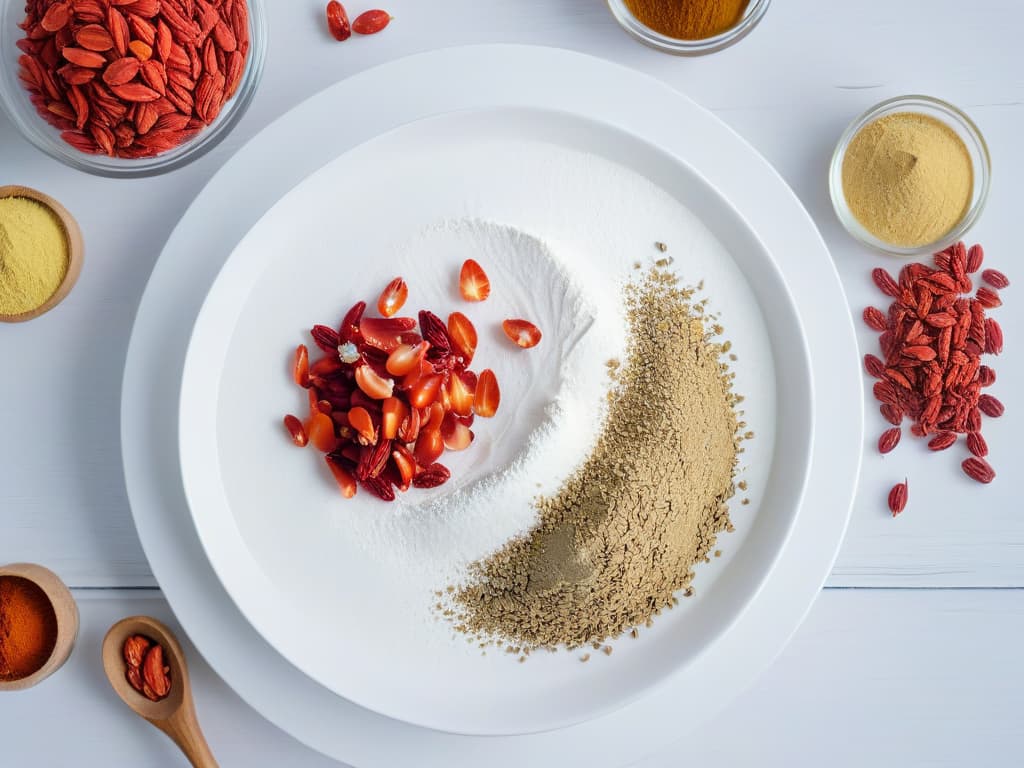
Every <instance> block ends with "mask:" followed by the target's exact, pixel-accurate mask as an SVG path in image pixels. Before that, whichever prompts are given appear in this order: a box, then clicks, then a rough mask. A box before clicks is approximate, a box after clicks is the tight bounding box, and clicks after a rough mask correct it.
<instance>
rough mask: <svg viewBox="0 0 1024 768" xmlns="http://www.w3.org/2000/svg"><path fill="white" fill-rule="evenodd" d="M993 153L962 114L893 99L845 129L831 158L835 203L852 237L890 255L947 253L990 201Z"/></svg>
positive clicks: (929, 101)
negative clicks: (990, 156)
mask: <svg viewBox="0 0 1024 768" xmlns="http://www.w3.org/2000/svg"><path fill="white" fill-rule="evenodd" d="M989 175H990V162H989V155H988V148H987V146H986V145H985V140H984V139H983V138H982V136H981V132H980V131H979V130H978V128H977V126H975V124H974V123H973V122H972V121H971V119H970V118H968V117H967V115H965V114H964V113H963V112H961V111H960V110H958V109H956V107H953V106H952V105H950V104H947V103H945V102H943V101H940V100H938V99H933V98H930V97H927V96H904V97H900V98H897V99H890V100H889V101H885V102H882V103H881V104H879V105H877V106H876V107H873V108H872V109H870V110H868V112H866V113H865V114H864V115H862V116H861V117H859V118H858V119H857V120H855V121H854V122H853V123H851V125H850V126H849V127H848V128H847V129H846V132H845V133H844V134H843V137H842V139H840V142H839V146H838V147H837V148H836V151H835V154H834V156H833V158H832V166H831V169H830V178H829V186H830V190H831V193H832V202H833V205H834V207H835V210H836V214H837V215H838V216H839V219H840V221H842V222H843V224H844V226H846V228H847V230H848V231H849V232H850V233H851V234H852V235H853V236H854V237H856V238H857V239H858V240H860V241H862V242H864V243H865V244H867V245H870V246H872V247H874V248H877V249H879V250H882V251H886V252H888V253H893V254H897V255H902V256H913V255H917V254H921V253H932V252H936V251H939V250H942V249H943V248H944V247H946V246H947V245H949V244H950V243H953V242H955V241H957V240H959V239H961V237H962V236H963V235H964V233H965V232H966V231H967V230H968V229H969V228H970V226H971V225H972V224H973V223H974V222H975V220H976V219H977V217H978V216H979V215H980V213H981V210H982V209H983V208H984V205H985V200H986V198H987V196H988V187H989Z"/></svg>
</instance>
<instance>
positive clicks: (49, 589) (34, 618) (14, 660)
mask: <svg viewBox="0 0 1024 768" xmlns="http://www.w3.org/2000/svg"><path fill="white" fill-rule="evenodd" d="M77 637H78V606H77V605H75V601H74V598H73V597H72V596H71V592H70V590H68V588H67V587H66V586H65V585H64V582H62V581H61V580H60V578H59V577H58V576H57V574H55V573H54V572H53V571H51V570H49V569H48V568H44V567H43V566H41V565H34V564H31V563H15V564H13V565H7V566H2V567H0V691H17V690H23V689H25V688H31V687H32V686H34V685H36V684H37V683H40V682H42V681H43V680H45V679H46V678H47V677H49V676H50V675H52V674H53V673H54V672H56V671H57V670H58V669H60V667H61V666H62V665H63V664H64V662H65V661H67V660H68V657H69V656H70V655H71V650H72V648H73V647H74V644H75V639H76V638H77Z"/></svg>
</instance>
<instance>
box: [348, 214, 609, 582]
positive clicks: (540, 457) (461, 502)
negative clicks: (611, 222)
mask: <svg viewBox="0 0 1024 768" xmlns="http://www.w3.org/2000/svg"><path fill="white" fill-rule="evenodd" d="M469 257H472V258H475V259H477V261H479V262H480V263H481V264H482V265H483V266H484V268H485V269H486V270H487V272H488V276H489V277H490V279H491V285H492V293H491V298H490V299H488V300H487V301H486V302H483V303H481V304H478V305H467V303H466V302H461V301H455V302H454V303H453V305H452V306H451V307H441V308H436V307H430V308H431V309H432V310H434V311H436V312H437V313H438V314H440V315H442V317H444V316H446V313H447V312H448V311H451V310H454V309H458V310H459V311H462V312H465V313H466V314H467V315H469V316H470V318H471V319H472V320H473V322H474V323H475V324H476V326H477V330H478V332H479V335H480V344H479V347H478V352H477V356H476V358H475V359H474V361H473V365H472V368H473V369H474V370H476V371H479V370H482V369H483V368H485V367H486V368H492V369H493V370H494V371H495V373H496V374H497V376H498V380H499V383H500V385H501V390H502V402H501V407H500V408H499V411H498V414H497V416H496V417H495V418H493V419H477V420H476V423H475V424H474V427H473V429H474V432H475V433H476V439H475V441H474V443H473V444H472V445H471V446H470V448H469V449H467V450H466V451H463V452H460V453H452V452H446V453H445V454H444V456H443V457H442V458H441V461H442V462H444V463H445V464H446V465H447V466H448V467H449V468H450V469H451V470H452V479H451V480H450V481H449V482H448V483H446V484H445V485H443V486H441V487H439V488H436V489H433V490H431V491H426V492H425V491H412V492H410V493H407V494H400V495H399V498H398V500H397V501H396V502H395V503H394V504H392V505H388V507H387V508H386V509H381V508H380V505H368V508H364V509H359V510H353V514H351V515H346V516H345V520H346V522H345V525H346V527H347V528H350V531H351V534H352V536H353V537H354V539H355V540H356V541H358V542H359V543H360V545H361V546H362V547H363V548H365V550H366V551H367V553H368V554H370V555H371V556H372V557H373V558H374V559H375V560H377V561H379V562H382V563H383V564H384V565H385V566H386V567H387V568H388V569H389V570H390V571H391V573H392V575H393V576H395V577H396V578H398V579H400V580H407V579H408V580H411V581H414V582H415V583H416V584H417V585H419V586H420V587H425V588H429V589H441V588H443V587H445V586H447V585H449V584H456V583H460V582H461V581H462V579H463V578H464V576H465V574H466V568H467V566H468V565H469V564H470V563H472V562H474V561H476V560H479V559H480V558H483V557H486V556H487V555H489V554H491V553H492V552H494V551H496V550H497V549H499V548H500V547H502V546H503V545H504V544H505V543H506V542H507V541H508V540H509V539H511V538H513V537H516V536H520V535H523V534H525V533H527V532H528V531H529V530H530V528H531V527H532V526H533V525H534V523H535V522H536V519H537V513H536V510H535V509H534V505H533V499H534V498H535V497H536V496H537V495H538V494H540V493H551V492H554V491H555V490H557V488H558V487H559V486H560V485H561V483H562V481H563V480H564V479H565V478H566V477H567V476H568V475H569V474H571V472H572V471H573V469H574V468H575V467H576V466H577V465H579V464H580V463H581V462H582V461H583V460H584V459H585V458H586V456H587V454H588V453H589V451H590V449H591V447H592V446H593V444H594V442H595V440H596V438H597V436H598V432H599V428H600V425H601V420H602V417H603V413H604V407H605V393H606V391H607V384H608V377H607V369H606V363H607V361H608V360H609V359H610V358H613V357H618V356H619V354H620V353H621V351H622V349H623V346H624V344H625V336H624V330H623V329H624V322H623V318H622V308H621V302H620V300H619V297H618V294H617V292H616V291H615V288H614V287H609V286H607V285H605V286H603V287H601V286H598V285H589V284H587V274H588V273H587V270H586V269H583V268H581V265H580V263H579V262H578V261H576V260H575V259H574V258H573V257H574V254H572V253H567V252H566V251H565V250H564V249H562V251H561V252H560V249H559V247H558V245H557V244H554V243H548V242H544V241H541V240H540V239H538V238H535V237H532V236H531V235H529V234H527V233H524V232H522V231H520V230H518V229H514V228H511V227H506V226H502V225H499V224H494V223H490V222H484V221H478V220H462V221H454V222H446V223H444V224H442V225H439V226H437V227H434V228H432V229H430V230H428V231H427V232H424V233H421V234H420V235H419V236H417V237H416V238H414V239H413V240H412V241H410V242H409V243H408V244H407V245H406V247H404V248H403V249H402V250H401V252H400V254H399V256H398V258H397V263H396V264H395V272H396V274H402V275H403V276H405V278H406V280H407V281H408V282H409V284H410V285H412V286H416V285H420V284H424V283H425V289H426V294H427V295H447V291H445V289H444V288H443V287H442V286H443V285H444V281H447V280H450V278H451V273H452V269H453V268H454V267H453V266H452V265H456V266H457V265H461V263H462V261H463V260H464V259H465V258H469ZM573 262H575V264H574V267H573V268H572V274H573V275H574V277H573V278H570V276H569V274H570V267H569V264H570V263H573ZM424 265H426V268H425V266H424ZM432 280H433V281H437V282H438V283H439V285H437V286H435V285H431V284H430V281H432ZM420 281H423V283H421V282H420ZM538 288H539V289H540V290H538ZM453 298H455V297H453ZM456 305H457V306H456ZM409 306H415V299H414V297H413V296H410V304H409ZM417 308H418V307H417ZM520 316H522V317H526V318H527V319H530V320H531V321H533V322H535V323H536V324H537V325H538V326H539V327H540V328H541V330H542V332H543V333H544V338H543V340H542V341H541V343H540V344H539V345H538V346H537V347H535V348H533V349H530V350H522V349H519V348H517V347H515V346H514V345H512V344H511V342H509V341H508V339H506V338H504V336H503V334H502V333H501V331H500V322H501V320H502V319H505V318H506V317H520Z"/></svg>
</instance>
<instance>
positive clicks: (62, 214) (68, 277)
mask: <svg viewBox="0 0 1024 768" xmlns="http://www.w3.org/2000/svg"><path fill="white" fill-rule="evenodd" d="M8 197H24V198H28V199H29V200H35V201H36V202H37V203H41V204H42V205H45V206H46V207H47V208H49V209H50V210H51V211H53V213H54V214H55V215H56V216H57V219H58V221H60V223H61V227H62V229H63V230H64V239H65V241H66V242H67V245H68V270H67V272H66V273H65V274H64V279H63V280H62V281H61V283H60V285H58V286H57V290H55V291H54V292H53V295H52V296H50V298H48V299H47V300H46V301H44V302H43V303H42V304H40V305H39V306H38V307H36V308H35V309H30V310H28V311H27V312H21V313H19V314H16V315H4V314H0V323H23V322H25V321H26V320H32V319H34V318H37V317H39V316H40V315H42V314H45V313H47V312H49V311H50V310H51V309H53V308H54V307H56V306H57V305H58V304H60V303H61V302H62V301H64V299H65V298H67V295H68V294H69V293H71V289H72V288H74V287H75V283H77V282H78V276H79V274H81V272H82V262H83V260H84V259H85V244H84V241H83V240H82V230H81V229H80V228H79V226H78V222H77V221H76V220H75V217H74V216H72V215H71V213H70V212H69V211H68V210H67V208H65V207H64V206H63V205H61V204H60V203H59V202H57V201H56V200H55V199H53V198H52V197H50V196H49V195H47V194H45V193H43V192H40V191H39V190H37V189H32V188H31V187H23V186H20V185H18V184H9V185H7V186H0V199H5V198H8Z"/></svg>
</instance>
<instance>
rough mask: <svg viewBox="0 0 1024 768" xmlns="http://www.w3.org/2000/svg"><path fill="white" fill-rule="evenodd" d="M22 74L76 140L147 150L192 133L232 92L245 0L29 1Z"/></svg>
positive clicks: (116, 152)
mask: <svg viewBox="0 0 1024 768" xmlns="http://www.w3.org/2000/svg"><path fill="white" fill-rule="evenodd" d="M21 28H22V29H23V30H25V36H24V37H23V38H22V39H21V40H19V41H18V47H19V48H20V49H21V51H22V55H21V56H20V58H19V60H18V61H19V64H20V65H21V68H20V70H19V74H18V76H19V78H20V79H21V82H22V84H23V85H24V86H25V88H27V89H28V91H29V93H30V94H31V99H32V103H33V104H34V105H35V107H36V110H37V111H38V112H39V114H40V115H41V116H42V117H43V118H44V119H45V120H46V121H47V122H49V123H50V124H51V125H53V126H54V127H55V128H57V129H58V130H59V131H61V138H63V139H64V141H66V142H67V143H68V144H70V145H71V146H73V147H75V148H76V149H78V150H80V151H82V152H86V153H90V154H105V155H109V156H110V157H122V158H140V157H152V156H154V155H158V154H160V153H161V152H166V151H167V150H169V149H173V148H174V147H177V146H179V145H181V144H183V143H184V142H186V141H188V140H189V139H191V138H193V137H194V136H196V135H197V134H198V133H199V132H200V131H202V130H203V129H204V128H205V127H206V126H208V125H209V124H210V123H212V122H213V121H214V120H216V118H217V116H218V115H219V114H220V112H221V109H222V108H223V107H224V105H225V104H226V103H227V102H228V100H230V99H231V98H232V96H234V94H235V91H236V90H237V89H238V86H239V84H240V83H241V81H242V76H243V74H244V72H245V66H246V60H247V57H248V52H249V9H248V6H247V4H246V0H28V1H27V3H26V6H25V20H24V21H23V22H22V23H21Z"/></svg>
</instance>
